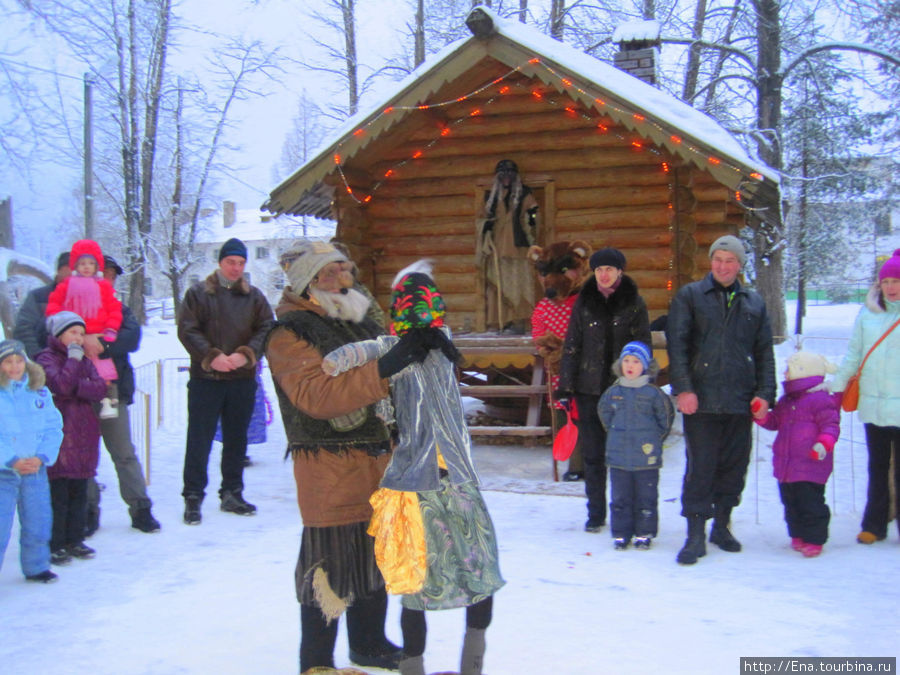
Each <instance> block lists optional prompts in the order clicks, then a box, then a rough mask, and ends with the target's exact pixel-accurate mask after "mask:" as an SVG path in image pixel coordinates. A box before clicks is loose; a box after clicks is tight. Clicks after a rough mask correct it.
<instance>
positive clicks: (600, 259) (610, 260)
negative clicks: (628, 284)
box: [590, 248, 625, 271]
mask: <svg viewBox="0 0 900 675" xmlns="http://www.w3.org/2000/svg"><path fill="white" fill-rule="evenodd" d="M590 263H591V271H594V270H595V269H597V268H598V267H605V266H609V267H615V268H617V269H620V270H624V269H625V254H624V253H622V251H620V250H619V249H617V248H601V249H600V250H599V251H594V254H593V255H592V256H591V260H590Z"/></svg>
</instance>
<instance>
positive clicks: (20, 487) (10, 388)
mask: <svg viewBox="0 0 900 675" xmlns="http://www.w3.org/2000/svg"><path fill="white" fill-rule="evenodd" d="M0 419H2V420H3V424H0V565H2V564H3V556H4V554H5V553H6V546H7V544H8V543H9V535H10V532H11V531H12V522H13V516H14V515H15V512H16V508H17V507H18V509H19V523H20V525H21V533H20V536H19V548H20V553H19V559H20V562H21V565H22V572H23V573H24V574H25V578H26V579H27V580H28V581H35V582H40V583H50V582H52V581H56V578H57V577H56V574H54V573H53V572H51V571H50V529H51V526H52V524H53V512H52V509H51V507H50V484H49V482H48V480H47V468H46V467H47V466H49V465H51V464H53V463H54V462H55V461H56V458H57V455H58V454H59V445H60V443H61V442H62V437H63V435H62V416H61V415H60V414H59V411H58V410H57V409H56V406H54V405H53V397H52V396H51V394H50V391H49V390H48V389H47V387H45V386H44V370H43V369H42V368H41V367H40V366H39V365H38V364H36V363H33V362H31V361H29V360H28V358H27V357H26V355H25V345H23V344H22V343H21V342H19V341H18V340H4V341H3V342H0Z"/></svg>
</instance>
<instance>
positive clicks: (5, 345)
mask: <svg viewBox="0 0 900 675" xmlns="http://www.w3.org/2000/svg"><path fill="white" fill-rule="evenodd" d="M14 354H18V355H19V356H21V357H22V358H23V359H25V360H26V361H27V360H28V354H27V353H26V352H25V345H23V344H22V343H21V342H19V341H18V340H4V341H3V342H0V363H2V362H3V359H5V358H6V357H7V356H12V355H14Z"/></svg>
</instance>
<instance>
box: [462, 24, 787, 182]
mask: <svg viewBox="0 0 900 675" xmlns="http://www.w3.org/2000/svg"><path fill="white" fill-rule="evenodd" d="M478 9H480V10H481V11H484V12H487V13H489V14H490V15H491V17H492V18H493V19H494V21H495V25H496V26H497V28H498V32H499V33H500V34H501V35H503V36H504V37H506V38H508V39H510V40H512V41H514V42H517V43H519V44H521V45H522V46H524V47H526V48H528V49H529V50H531V51H533V52H535V53H537V54H541V55H543V56H545V57H547V58H549V59H552V60H553V61H555V62H556V63H558V64H559V65H560V66H562V67H563V68H565V69H566V70H568V71H570V72H571V73H572V74H573V75H577V76H578V77H581V78H584V79H585V80H588V81H590V82H596V83H598V84H599V85H600V86H602V87H603V88H604V89H606V90H607V91H609V92H610V93H611V94H612V95H613V96H616V97H617V98H619V99H621V100H622V101H625V102H627V103H628V104H629V105H630V106H633V107H635V108H639V109H641V110H643V111H645V112H646V113H648V114H649V115H652V116H653V117H655V118H656V119H657V120H659V121H660V122H662V123H664V124H666V125H670V126H673V127H676V128H678V129H680V130H681V131H682V132H683V133H685V134H688V135H690V136H692V137H693V138H695V139H696V140H698V141H700V142H702V143H704V144H705V145H708V146H710V147H713V148H716V149H717V150H718V151H719V152H720V153H721V154H723V155H727V156H728V157H730V158H731V159H733V160H736V161H737V162H738V163H740V164H744V165H745V166H748V167H751V168H753V169H755V170H756V171H758V172H759V173H761V174H763V175H764V176H766V177H767V178H769V179H770V180H772V181H774V182H776V183H777V182H779V176H778V173H777V172H775V171H774V170H773V169H772V168H771V167H769V166H768V165H767V164H765V163H764V162H763V161H762V160H759V159H756V158H754V157H751V156H750V154H749V153H748V152H747V151H746V150H745V149H744V148H743V146H741V144H740V143H738V142H737V140H735V138H734V136H732V135H731V134H730V133H728V131H726V130H725V128H724V127H722V125H720V124H719V123H718V122H717V121H716V120H714V119H713V118H712V117H710V116H709V115H706V114H704V113H702V112H700V111H699V110H697V109H696V108H692V107H691V106H689V105H688V104H687V103H685V102H684V101H682V100H681V99H679V98H676V97H675V96H672V95H671V94H669V93H667V92H665V91H663V90H662V89H658V88H657V87H654V86H653V85H650V84H647V83H646V82H643V81H641V80H639V79H637V78H636V77H634V76H632V75H629V74H628V73H626V72H624V71H622V70H619V69H618V68H616V67H615V66H612V65H610V64H608V63H605V62H603V61H600V60H599V59H596V58H594V57H593V56H591V55H590V54H585V53H584V52H581V51H578V50H577V49H574V48H573V47H570V46H569V45H566V44H563V43H562V42H558V41H557V40H554V39H553V38H551V37H550V36H549V35H544V34H543V33H541V32H540V31H539V30H537V29H536V28H532V27H531V26H528V25H525V24H523V23H519V22H518V21H509V20H505V19H501V18H500V17H498V16H497V15H496V14H494V13H493V12H491V10H489V9H488V8H486V7H479V8H478Z"/></svg>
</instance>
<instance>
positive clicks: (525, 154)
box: [335, 85, 741, 331]
mask: <svg viewBox="0 0 900 675" xmlns="http://www.w3.org/2000/svg"><path fill="white" fill-rule="evenodd" d="M529 86H530V85H529ZM532 88H533V87H532ZM521 89H522V87H519V90H521ZM539 89H540V91H541V92H542V96H543V98H541V99H538V98H537V97H536V96H535V95H533V94H530V93H528V92H529V91H531V89H529V90H528V91H525V92H524V93H513V94H511V95H509V96H505V97H502V98H496V99H495V100H494V101H492V102H489V100H488V98H489V96H490V92H485V93H483V94H482V95H480V96H479V97H476V98H472V99H468V100H466V101H465V102H463V103H460V104H458V105H456V104H455V105H453V106H448V107H446V108H442V109H440V111H439V113H432V114H431V115H430V116H420V118H419V119H418V120H417V122H416V124H410V125H404V124H403V123H401V124H398V125H396V126H395V127H394V128H392V129H391V130H390V131H388V132H386V133H385V134H383V135H382V136H381V137H379V138H378V139H376V140H374V141H372V142H371V143H370V144H369V145H368V146H367V147H366V148H365V149H364V150H362V151H360V152H359V153H358V154H357V155H356V156H355V157H354V158H353V160H352V162H351V163H350V166H348V167H346V168H345V175H347V176H348V179H349V180H350V181H351V187H352V188H353V189H354V190H355V191H358V193H359V194H371V195H372V199H371V200H370V201H369V202H368V203H367V204H366V205H365V206H360V205H358V204H356V203H355V202H354V201H353V200H351V199H350V198H349V196H348V195H347V193H346V189H345V188H344V186H343V184H339V183H337V181H336V182H335V184H336V185H337V188H338V189H337V190H336V195H337V197H336V204H337V209H338V210H339V212H341V213H342V214H343V215H342V217H341V218H340V222H339V228H338V237H339V238H341V239H342V240H345V241H346V243H348V245H350V247H351V250H352V251H353V253H354V255H355V256H357V257H356V260H357V263H358V264H359V266H360V268H361V272H362V274H361V277H362V279H363V280H364V281H365V282H366V283H367V284H368V285H370V287H371V288H372V290H373V292H374V293H375V295H376V297H377V298H378V300H379V302H380V303H381V304H382V305H383V306H385V307H386V306H387V304H388V302H389V298H390V283H391V281H392V279H393V277H394V275H395V274H396V273H397V272H398V271H399V270H401V269H402V268H403V267H405V266H406V265H409V264H410V263H412V262H414V261H416V260H418V259H420V258H423V257H428V258H432V259H434V260H435V272H436V282H437V284H438V286H439V288H440V289H441V291H442V292H443V294H444V297H445V300H446V302H447V306H448V310H449V312H448V317H449V320H450V325H451V327H452V328H453V329H454V330H456V331H461V330H464V331H471V330H474V331H480V330H483V329H484V328H483V300H482V299H481V298H480V295H481V289H482V285H481V282H480V279H479V270H478V269H477V268H476V264H475V244H476V241H475V239H476V237H475V232H476V221H477V219H478V217H479V215H480V214H479V213H476V211H477V210H479V209H480V206H481V204H482V203H483V195H484V192H485V191H486V190H487V189H488V188H489V186H490V183H491V181H492V179H493V170H494V166H495V164H496V162H497V161H499V160H500V159H504V158H509V159H513V160H514V161H515V162H516V163H517V164H518V165H519V170H520V172H521V174H522V177H523V179H524V181H525V183H526V184H528V185H529V186H531V187H532V188H533V189H534V190H535V192H536V194H538V195H539V196H540V198H541V200H542V201H543V202H544V203H543V204H542V210H541V213H540V216H539V218H540V227H541V229H540V234H539V239H540V242H539V243H541V244H549V243H551V242H552V241H555V240H560V239H575V238H578V239H584V240H586V241H588V242H589V243H590V244H591V245H592V246H593V247H594V248H595V249H596V248H600V247H603V246H614V247H616V248H619V249H621V250H622V251H623V252H624V253H625V255H626V258H627V259H628V268H627V273H628V274H629V275H630V276H632V278H634V279H635V281H636V282H637V284H638V286H639V288H640V289H641V294H642V295H643V297H644V299H645V300H646V302H647V305H648V307H649V309H650V313H651V318H654V317H656V316H658V315H660V314H664V313H665V312H666V311H667V310H668V304H669V301H670V299H671V296H672V294H673V293H674V290H675V289H677V288H678V287H679V286H680V285H681V284H683V283H686V282H688V281H691V280H694V279H696V278H699V277H701V276H702V275H703V274H704V273H705V271H706V270H708V268H709V265H708V261H707V260H706V248H708V246H709V244H710V243H711V242H712V241H713V240H714V239H715V238H716V237H717V236H719V235H721V234H723V233H725V232H733V231H735V230H736V228H737V227H738V226H739V224H740V222H741V214H740V213H737V212H736V210H735V209H733V208H731V207H729V193H728V190H727V189H726V188H725V187H724V186H722V185H721V184H719V183H718V182H716V181H715V179H713V178H712V177H711V176H710V175H709V174H707V173H705V172H702V171H700V170H698V169H696V168H694V167H689V166H683V163H682V162H681V160H680V159H679V158H677V157H674V156H672V155H670V154H669V153H668V152H666V151H665V150H664V149H659V148H653V147H651V146H650V144H649V142H648V141H645V140H644V139H643V138H641V137H640V136H639V135H638V134H636V133H634V132H631V131H629V130H627V129H625V128H624V127H619V126H616V125H614V124H613V123H612V122H611V121H610V120H609V119H608V118H603V117H598V116H597V115H596V112H595V111H587V110H584V109H583V108H580V107H579V106H578V105H577V104H576V103H575V102H574V101H572V100H571V99H569V98H568V97H566V96H564V95H563V94H560V93H559V92H556V91H555V90H550V89H548V88H547V87H540V88H539ZM550 97H553V98H554V99H555V100H556V103H554V104H550V103H548V100H547V99H548V98H550ZM434 98H435V100H445V99H442V97H441V96H440V95H436V96H435V97H434ZM566 106H568V107H570V108H572V110H570V111H568V112H567V111H566V110H565V108H566ZM473 110H478V111H479V112H478V115H477V116H472V117H471V118H470V119H466V120H465V121H463V122H462V123H459V124H455V123H454V121H455V120H458V119H462V118H465V117H466V116H471V112H472V111H473ZM599 125H602V127H601V126H599ZM442 129H449V132H445V133H442ZM417 152H421V156H420V157H418V158H416V159H412V157H413V155H414V154H416V153H417ZM386 174H387V175H388V177H387V178H386V177H385V176H386ZM373 189H374V192H372V190H373Z"/></svg>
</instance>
